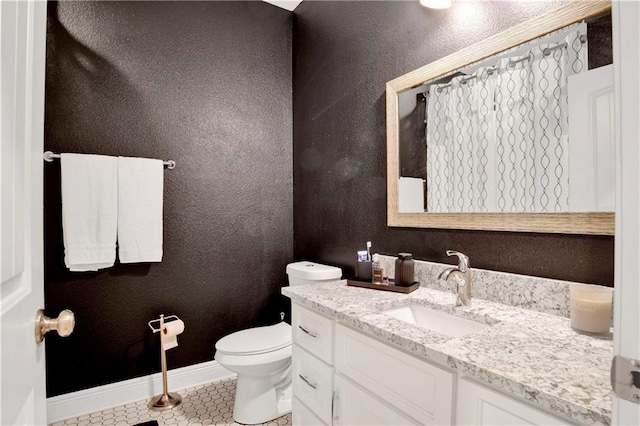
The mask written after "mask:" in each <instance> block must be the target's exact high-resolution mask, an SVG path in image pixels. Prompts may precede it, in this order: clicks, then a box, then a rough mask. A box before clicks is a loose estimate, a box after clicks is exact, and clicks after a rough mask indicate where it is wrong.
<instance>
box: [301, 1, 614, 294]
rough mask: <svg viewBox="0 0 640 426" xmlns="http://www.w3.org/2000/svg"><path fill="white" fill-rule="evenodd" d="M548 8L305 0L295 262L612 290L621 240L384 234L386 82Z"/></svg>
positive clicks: (348, 269) (407, 232)
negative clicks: (457, 259) (430, 268)
mask: <svg viewBox="0 0 640 426" xmlns="http://www.w3.org/2000/svg"><path fill="white" fill-rule="evenodd" d="M551 6H552V5H550V4H549V3H548V2H540V3H529V2H524V3H523V2H453V7H452V8H451V9H448V10H442V11H438V10H432V9H426V8H423V7H421V6H420V5H419V3H418V2H417V1H397V2H391V1H389V2H376V1H374V2H361V1H353V2H323V1H309V0H306V1H304V2H302V4H301V5H300V6H298V8H297V9H296V10H295V15H296V20H295V25H294V37H293V39H294V74H293V111H294V211H295V217H294V235H295V250H294V253H295V257H296V258H298V259H300V258H308V259H317V260H319V261H322V262H325V263H329V264H333V265H337V266H340V267H342V268H343V270H344V272H345V273H346V274H347V275H349V274H352V273H353V269H354V262H355V258H356V251H357V250H361V249H364V247H365V242H366V241H367V240H371V241H373V245H374V248H375V250H376V251H379V252H381V253H386V254H395V253H397V252H399V251H408V252H412V253H413V254H414V256H415V257H416V258H418V259H425V260H432V261H439V262H453V260H451V259H447V258H446V256H445V253H444V252H445V250H447V249H455V250H459V251H462V252H464V253H466V254H468V255H469V256H470V257H471V262H472V265H473V266H475V267H479V268H486V269H493V270H500V271H508V272H515V273H522V274H531V275H537V276H542V277H551V278H559V279H566V280H575V281H581V282H589V283H600V284H607V285H613V238H612V237H586V236H571V235H553V234H528V233H508V232H481V231H450V230H435V229H425V230H418V229H401V228H389V227H387V226H386V221H387V217H386V139H385V138H386V136H385V135H386V133H385V131H386V130H385V129H386V126H385V83H386V82H387V81H389V80H391V79H394V78H396V77H398V76H400V75H402V74H405V73H407V72H409V71H411V70H413V69H415V68H418V67H420V66H422V65H425V64H428V63H430V62H432V61H434V60H436V59H439V58H441V57H444V56H446V55H449V54H451V53H453V52H455V51H457V50H459V49H461V48H463V47H466V46H468V45H469V44H472V43H475V42H477V41H480V40H481V39H483V38H486V37H487V36H490V35H492V34H495V33H497V32H499V31H502V30H505V29H507V28H509V27H510V26H512V25H514V24H516V23H519V22H522V21H524V20H526V19H529V18H531V17H534V16H538V15H541V14H543V13H545V12H546V11H548V10H549V8H550V7H551Z"/></svg>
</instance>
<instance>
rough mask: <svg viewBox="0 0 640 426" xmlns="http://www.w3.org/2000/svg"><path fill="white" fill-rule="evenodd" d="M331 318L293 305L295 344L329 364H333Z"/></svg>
mask: <svg viewBox="0 0 640 426" xmlns="http://www.w3.org/2000/svg"><path fill="white" fill-rule="evenodd" d="M333 324H334V322H333V321H332V320H330V319H329V318H325V317H323V316H322V315H319V314H316V313H315V312H311V311H310V310H308V309H306V308H303V307H301V306H298V305H293V307H292V312H291V328H292V329H293V342H294V343H296V344H298V345H300V346H302V347H303V348H305V349H306V350H308V351H309V352H311V353H312V354H314V355H315V356H317V357H318V358H320V359H321V360H323V361H324V362H326V363H327V364H333V327H334V325H333Z"/></svg>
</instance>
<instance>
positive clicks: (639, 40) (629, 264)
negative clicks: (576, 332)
mask: <svg viewBox="0 0 640 426" xmlns="http://www.w3.org/2000/svg"><path fill="white" fill-rule="evenodd" d="M612 13H613V16H612V17H613V63H614V70H615V75H614V81H615V97H616V98H615V102H616V105H615V109H616V150H617V152H616V236H615V293H614V294H615V299H614V303H613V306H614V314H613V315H614V322H613V325H614V327H613V331H614V333H613V348H614V353H615V354H616V355H622V356H625V357H628V358H632V359H636V360H640V284H639V283H640V245H639V243H640V166H639V165H640V47H639V46H640V3H638V2H635V1H614V2H613V11H612ZM638 394H640V389H639V390H638ZM613 424H616V425H617V424H620V425H622V424H624V425H638V424H640V404H635V403H633V402H629V401H625V400H623V399H620V398H617V397H615V396H614V399H613Z"/></svg>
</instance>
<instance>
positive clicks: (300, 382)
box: [291, 344, 333, 424]
mask: <svg viewBox="0 0 640 426" xmlns="http://www.w3.org/2000/svg"><path fill="white" fill-rule="evenodd" d="M291 359H292V382H293V394H294V395H295V397H296V398H299V399H300V401H301V402H302V403H304V404H305V405H306V406H307V407H309V408H310V409H311V411H313V412H314V413H315V414H316V415H317V416H318V418H320V420H322V421H324V422H326V423H327V424H330V423H331V403H332V401H331V398H332V396H333V367H331V366H330V365H327V364H325V363H324V362H322V361H320V360H319V359H317V358H316V357H314V356H313V355H311V354H309V353H308V352H307V351H305V350H304V349H302V348H301V347H300V346H298V345H295V344H294V345H293V353H292V357H291Z"/></svg>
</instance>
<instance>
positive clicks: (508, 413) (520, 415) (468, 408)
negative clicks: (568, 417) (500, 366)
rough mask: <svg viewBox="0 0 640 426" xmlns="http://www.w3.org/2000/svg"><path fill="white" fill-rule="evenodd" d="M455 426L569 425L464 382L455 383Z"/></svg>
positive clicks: (490, 390)
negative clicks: (456, 384)
mask: <svg viewBox="0 0 640 426" xmlns="http://www.w3.org/2000/svg"><path fill="white" fill-rule="evenodd" d="M456 406H457V409H456V418H457V424H459V425H487V426H498V425H505V426H506V425H510V426H511V425H569V423H566V422H563V421H562V420H559V419H557V418H555V417H553V416H551V415H549V414H547V413H545V412H543V411H540V410H538V409H535V408H533V407H530V406H529V405H527V404H526V403H524V402H520V401H518V400H516V399H514V398H511V397H508V396H506V395H503V394H501V393H500V392H497V391H494V390H493V389H489V388H486V387H484V386H481V385H478V384H476V383H474V382H471V381H469V380H466V379H462V380H460V381H459V382H458V399H457V401H456Z"/></svg>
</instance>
